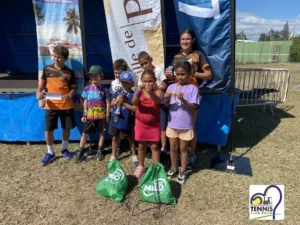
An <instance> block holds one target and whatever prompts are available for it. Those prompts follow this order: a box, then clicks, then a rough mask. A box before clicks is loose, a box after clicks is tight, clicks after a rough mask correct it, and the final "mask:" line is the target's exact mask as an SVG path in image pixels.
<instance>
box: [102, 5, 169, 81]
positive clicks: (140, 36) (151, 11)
mask: <svg viewBox="0 0 300 225" xmlns="http://www.w3.org/2000/svg"><path fill="white" fill-rule="evenodd" d="M104 8H105V15H106V22H107V28H108V35H109V42H110V48H111V54H112V59H113V61H115V60H116V59H120V58H122V59H124V60H125V61H126V62H127V63H128V66H129V68H130V69H131V70H132V71H133V72H134V75H135V79H137V78H138V77H139V74H140V73H141V71H142V68H141V67H140V65H139V62H138V54H139V53H140V52H141V51H146V52H148V53H149V54H150V55H151V57H152V58H153V64H154V65H155V66H159V67H161V68H162V69H163V65H164V48H163V36H162V25H161V5H160V0H124V1H119V0H104ZM135 83H136V84H137V80H135Z"/></svg>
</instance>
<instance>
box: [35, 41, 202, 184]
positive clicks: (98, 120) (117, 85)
mask: <svg viewBox="0 0 300 225" xmlns="http://www.w3.org/2000/svg"><path fill="white" fill-rule="evenodd" d="M63 48H64V47H62V46H57V48H55V49H54V65H52V66H51V70H50V68H49V69H48V70H49V71H48V72H47V70H45V69H44V72H43V75H42V77H41V81H40V85H39V88H38V90H37V98H38V99H41V98H42V94H41V92H42V91H43V89H44V88H45V87H46V84H47V88H48V92H55V91H60V90H65V89H60V90H58V89H53V87H52V86H51V82H52V80H53V79H54V77H59V79H61V80H63V81H62V82H63V84H64V88H65V87H68V90H69V92H68V93H67V92H66V91H65V92H66V93H63V95H62V100H61V101H60V102H63V103H66V102H69V104H70V106H69V109H67V108H64V109H66V110H67V111H70V112H68V113H69V114H68V115H64V114H67V113H62V112H61V111H62V110H60V109H57V108H55V107H52V105H53V104H54V103H55V104H58V102H55V100H50V101H49V100H47V103H46V142H47V145H48V152H47V153H46V155H45V157H44V159H43V160H42V162H41V163H42V165H47V164H49V163H50V162H51V161H53V160H54V159H55V153H54V151H53V130H54V129H56V128H57V119H58V117H60V119H61V123H62V128H63V135H64V136H63V147H62V154H63V157H65V158H70V153H69V151H68V150H67V140H68V138H69V130H70V129H72V128H73V127H74V126H75V122H74V115H73V116H71V114H72V113H73V111H72V107H71V106H72V105H71V104H72V103H71V102H72V101H71V97H72V95H73V93H74V88H75V83H74V74H73V72H72V71H71V70H70V76H69V77H67V76H63V75H64V74H65V73H66V71H67V70H66V68H67V67H66V66H65V65H64V62H65V61H66V60H67V59H68V55H64V54H62V50H61V49H63ZM65 50H67V49H63V52H64V51H65ZM56 57H61V58H63V60H62V62H63V63H62V62H58V61H57V60H56ZM138 60H139V63H140V65H141V67H142V68H143V72H142V73H141V75H140V76H139V77H138V81H137V84H135V82H134V80H135V79H134V75H133V74H132V73H131V72H130V71H128V65H127V63H126V62H125V60H123V59H118V60H116V61H115V62H114V63H113V69H114V75H115V80H114V81H113V82H112V83H111V86H110V89H109V90H108V89H106V88H105V87H104V85H103V84H101V80H102V79H103V78H104V77H103V71H102V68H101V67H100V66H92V67H91V68H90V70H89V72H88V75H89V77H90V81H91V82H90V83H91V84H89V85H87V86H86V87H84V89H83V92H82V98H83V99H84V101H83V106H84V111H83V116H82V118H81V121H82V122H83V123H84V128H83V134H82V137H81V140H80V146H79V149H78V154H77V155H76V156H75V161H76V162H80V161H81V159H82V157H83V156H84V154H86V152H85V150H84V145H85V144H86V141H87V138H88V136H89V134H91V133H94V132H96V131H98V132H99V134H100V139H99V147H98V149H97V159H98V160H103V159H104V155H103V144H104V137H105V130H106V127H108V133H109V134H110V135H112V154H111V157H110V161H112V160H115V159H117V157H118V155H119V151H120V140H121V139H122V138H127V140H128V142H129V145H130V149H131V158H132V161H133V164H134V166H136V169H135V172H134V175H135V176H136V177H137V178H139V177H140V176H141V175H142V174H143V173H144V172H145V166H144V161H145V155H146V149H147V147H148V146H149V147H150V149H151V151H152V160H153V162H160V152H161V151H163V152H166V145H167V137H168V139H169V143H170V158H171V164H172V166H171V168H170V170H169V171H168V172H167V175H168V177H169V178H171V177H175V176H177V180H178V182H179V183H184V182H185V180H186V178H187V163H188V156H189V151H188V148H189V143H190V142H191V140H192V139H193V137H194V132H195V120H194V118H193V115H194V112H195V111H197V109H198V107H199V102H200V99H199V93H198V87H197V86H195V85H193V84H190V83H189V82H188V79H189V76H192V74H193V71H192V66H191V64H190V62H188V61H186V60H181V61H178V62H176V64H175V65H174V74H176V82H174V83H172V84H170V85H169V86H168V84H167V78H166V76H165V74H164V72H163V71H162V69H160V68H159V67H157V66H155V65H153V64H152V61H153V60H152V58H151V56H150V55H149V54H148V53H147V52H141V53H140V54H139V56H138ZM45 68H47V67H45ZM68 71H69V70H68ZM51 73H52V75H51ZM53 74H54V75H55V76H53ZM57 74H58V75H57ZM59 74H60V75H59ZM61 74H63V75H61ZM56 75H57V76H56ZM52 83H53V82H52ZM56 84H57V83H56ZM56 88H57V87H56ZM64 94H65V95H66V96H67V97H65V95H64ZM53 101H54V102H53ZM60 104H62V103H60ZM50 114H54V116H52V117H51V116H49V115H50ZM66 117H67V118H69V117H70V118H71V117H72V118H71V119H69V120H72V121H73V122H74V123H72V124H70V125H69V126H67V125H68V122H67V121H68V119H66ZM49 121H50V122H49ZM48 123H50V124H55V123H56V126H54V125H52V126H50V127H49V125H47V124H48ZM107 123H108V124H109V125H108V126H107ZM47 137H48V138H47ZM49 137H51V138H52V139H51V138H49ZM49 139H50V141H49ZM136 142H138V154H136V146H135V143H136ZM160 145H161V150H160ZM178 149H180V153H181V154H180V157H181V166H180V171H179V170H178Z"/></svg>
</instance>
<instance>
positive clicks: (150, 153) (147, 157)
mask: <svg viewBox="0 0 300 225" xmlns="http://www.w3.org/2000/svg"><path fill="white" fill-rule="evenodd" d="M145 157H146V159H151V158H152V152H151V151H150V152H147V153H146V155H145Z"/></svg>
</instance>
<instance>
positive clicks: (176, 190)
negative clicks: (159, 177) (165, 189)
mask: <svg viewBox="0 0 300 225" xmlns="http://www.w3.org/2000/svg"><path fill="white" fill-rule="evenodd" d="M170 185H171V191H172V193H173V196H174V198H176V201H177V202H178V199H179V197H180V195H181V185H180V184H179V183H178V182H176V181H172V180H171V181H170Z"/></svg>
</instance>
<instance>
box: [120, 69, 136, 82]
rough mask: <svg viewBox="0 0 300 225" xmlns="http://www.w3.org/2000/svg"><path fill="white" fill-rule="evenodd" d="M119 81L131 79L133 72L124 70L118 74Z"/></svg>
mask: <svg viewBox="0 0 300 225" xmlns="http://www.w3.org/2000/svg"><path fill="white" fill-rule="evenodd" d="M120 80H121V81H133V74H132V73H131V72H129V71H124V72H122V73H121V75H120Z"/></svg>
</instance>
